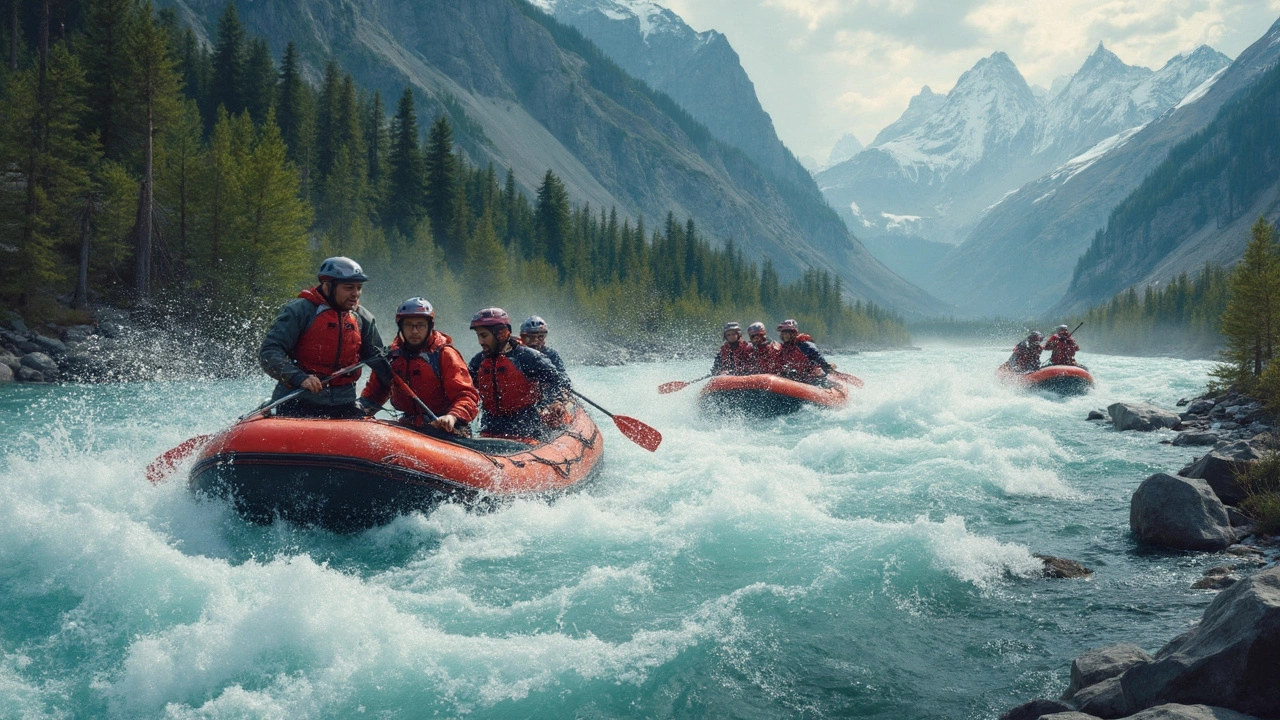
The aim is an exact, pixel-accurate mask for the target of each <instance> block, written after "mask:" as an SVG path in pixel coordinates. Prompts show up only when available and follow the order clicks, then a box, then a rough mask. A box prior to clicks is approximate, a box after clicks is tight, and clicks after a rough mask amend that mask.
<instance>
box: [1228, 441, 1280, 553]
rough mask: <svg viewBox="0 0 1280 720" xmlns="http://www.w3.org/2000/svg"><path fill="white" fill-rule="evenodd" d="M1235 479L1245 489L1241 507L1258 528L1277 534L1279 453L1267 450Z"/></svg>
mask: <svg viewBox="0 0 1280 720" xmlns="http://www.w3.org/2000/svg"><path fill="white" fill-rule="evenodd" d="M1236 479H1237V480H1238V481H1239V482H1240V487H1242V488H1244V492H1245V499H1244V501H1242V502H1241V503H1240V506H1241V508H1242V509H1243V510H1244V511H1245V512H1246V513H1248V514H1249V516H1250V517H1252V518H1253V519H1254V521H1255V522H1256V523H1257V530H1258V531H1259V532H1263V533H1266V534H1268V535H1274V534H1276V533H1280V453H1277V452H1276V451H1275V450H1269V451H1268V452H1266V453H1264V454H1263V456H1262V458H1260V459H1259V460H1258V461H1257V462H1255V463H1252V464H1250V465H1249V467H1248V468H1247V469H1246V470H1244V471H1243V472H1241V473H1239V474H1237V475H1236Z"/></svg>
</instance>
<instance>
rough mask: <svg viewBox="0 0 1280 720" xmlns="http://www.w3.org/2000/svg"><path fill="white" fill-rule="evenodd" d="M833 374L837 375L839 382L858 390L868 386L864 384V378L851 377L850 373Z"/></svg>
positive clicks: (833, 373)
mask: <svg viewBox="0 0 1280 720" xmlns="http://www.w3.org/2000/svg"><path fill="white" fill-rule="evenodd" d="M831 374H832V375H835V376H836V379H837V380H840V381H842V382H846V383H848V384H850V385H852V386H854V387H856V388H862V387H865V386H866V383H864V382H862V378H860V377H857V376H855V375H850V374H849V373H842V372H838V371H836V372H832V373H831Z"/></svg>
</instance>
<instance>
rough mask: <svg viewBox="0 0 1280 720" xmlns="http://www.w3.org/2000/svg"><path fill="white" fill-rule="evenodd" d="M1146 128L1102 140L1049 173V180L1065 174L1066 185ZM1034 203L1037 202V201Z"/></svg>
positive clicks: (1138, 127) (1063, 180) (1119, 133)
mask: <svg viewBox="0 0 1280 720" xmlns="http://www.w3.org/2000/svg"><path fill="white" fill-rule="evenodd" d="M1146 126H1147V123H1143V124H1141V125H1138V126H1137V127H1131V128H1129V129H1128V130H1124V131H1122V132H1118V133H1116V134H1115V135H1112V136H1111V137H1109V138H1107V139H1105V140H1103V141H1102V142H1099V143H1098V144H1097V145H1094V146H1093V147H1091V148H1089V149H1088V150H1085V151H1084V152H1082V153H1080V154H1079V155H1077V156H1075V157H1073V158H1071V159H1070V160H1068V161H1066V162H1065V163H1063V164H1062V165H1059V166H1058V169H1057V170H1054V171H1053V172H1051V173H1049V179H1050V180H1057V179H1058V178H1062V176H1063V175H1064V174H1065V175H1066V177H1065V178H1062V183H1066V182H1067V181H1068V180H1070V179H1071V178H1073V177H1075V176H1076V175H1079V174H1080V173H1082V172H1084V171H1085V170H1087V169H1088V168H1089V166H1090V165H1093V164H1094V163H1095V162H1097V161H1098V159H1099V158H1101V157H1102V156H1103V155H1106V154H1107V153H1109V152H1111V151H1112V150H1115V149H1116V148H1118V147H1120V146H1121V145H1124V144H1125V143H1126V142H1128V141H1129V138H1131V137H1133V136H1134V135H1136V134H1138V132H1139V131H1141V130H1142V128H1144V127H1146ZM1060 184H1061V183H1060ZM1045 197H1048V196H1047V195H1046V196H1045ZM1043 199H1044V198H1043V197H1042V198H1041V200H1043ZM1036 202H1039V200H1037V201H1036Z"/></svg>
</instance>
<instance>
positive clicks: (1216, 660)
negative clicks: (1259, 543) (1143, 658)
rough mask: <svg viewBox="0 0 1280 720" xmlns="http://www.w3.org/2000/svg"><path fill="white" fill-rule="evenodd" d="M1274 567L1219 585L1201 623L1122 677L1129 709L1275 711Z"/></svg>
mask: <svg viewBox="0 0 1280 720" xmlns="http://www.w3.org/2000/svg"><path fill="white" fill-rule="evenodd" d="M1277 668H1280V567H1277V568H1271V569H1269V570H1263V571H1261V572H1259V573H1257V574H1256V575H1254V576H1253V577H1251V578H1249V579H1247V580H1243V581H1241V582H1238V583H1236V584H1235V585H1233V586H1231V587H1230V588H1227V589H1226V590H1224V591H1222V592H1221V593H1220V594H1219V595H1218V597H1216V598H1214V600H1213V602H1212V603H1210V604H1209V607H1208V608H1206V609H1205V611H1204V616H1203V617H1202V618H1201V620H1200V624H1199V625H1198V626H1197V627H1195V628H1194V629H1192V630H1190V631H1189V632H1186V633H1183V634H1182V635H1180V636H1178V637H1177V638H1175V639H1174V640H1173V641H1171V642H1170V643H1169V644H1168V645H1165V646H1164V647H1163V648H1161V650H1160V652H1158V653H1156V657H1155V659H1154V660H1153V661H1152V662H1150V663H1146V664H1143V665H1139V666H1136V667H1133V668H1131V669H1129V670H1128V671H1127V672H1125V674H1124V675H1122V676H1121V678H1120V682H1121V685H1122V687H1123V689H1124V695H1125V697H1126V698H1127V700H1128V701H1129V705H1130V706H1131V707H1133V708H1154V707H1155V706H1157V705H1162V704H1164V703H1186V704H1205V705H1212V706H1215V707H1219V708H1227V709H1230V710H1235V711H1237V712H1242V713H1246V714H1250V715H1258V716H1261V717H1276V716H1277V714H1280V682H1276V670H1277Z"/></svg>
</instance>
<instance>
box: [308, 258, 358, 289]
mask: <svg viewBox="0 0 1280 720" xmlns="http://www.w3.org/2000/svg"><path fill="white" fill-rule="evenodd" d="M317 276H318V277H319V279H320V280H321V281H324V280H332V281H334V282H340V283H344V282H359V283H362V282H365V281H366V280H368V279H369V278H367V277H365V274H364V270H362V269H361V268H360V263H358V262H356V261H355V260H352V259H351V258H348V257H331V258H327V259H325V261H324V262H322V263H320V272H318V273H317Z"/></svg>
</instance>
